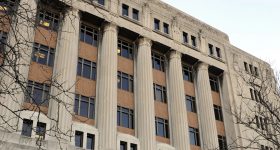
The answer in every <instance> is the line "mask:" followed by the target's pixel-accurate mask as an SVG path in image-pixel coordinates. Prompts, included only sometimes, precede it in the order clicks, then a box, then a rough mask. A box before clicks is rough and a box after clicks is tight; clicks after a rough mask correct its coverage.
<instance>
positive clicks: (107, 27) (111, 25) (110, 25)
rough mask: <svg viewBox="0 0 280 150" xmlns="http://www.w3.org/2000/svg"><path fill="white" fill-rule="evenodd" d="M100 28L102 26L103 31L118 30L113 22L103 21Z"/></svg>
mask: <svg viewBox="0 0 280 150" xmlns="http://www.w3.org/2000/svg"><path fill="white" fill-rule="evenodd" d="M102 28H103V32H107V31H112V32H118V26H117V24H116V23H113V22H107V23H105V24H104V25H103V26H102Z"/></svg>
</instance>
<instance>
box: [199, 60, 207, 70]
mask: <svg viewBox="0 0 280 150" xmlns="http://www.w3.org/2000/svg"><path fill="white" fill-rule="evenodd" d="M208 67H209V64H207V63H205V62H199V63H198V67H197V69H198V70H208Z"/></svg>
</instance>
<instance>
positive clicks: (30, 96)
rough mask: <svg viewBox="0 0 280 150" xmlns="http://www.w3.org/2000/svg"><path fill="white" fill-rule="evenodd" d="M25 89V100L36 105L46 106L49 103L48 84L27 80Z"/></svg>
mask: <svg viewBox="0 0 280 150" xmlns="http://www.w3.org/2000/svg"><path fill="white" fill-rule="evenodd" d="M27 90H28V92H27V95H26V102H29V103H34V104H35V105H38V106H47V105H48V104H49V91H50V86H49V85H47V84H43V83H38V82H34V81H30V80H29V81H28V84H27Z"/></svg>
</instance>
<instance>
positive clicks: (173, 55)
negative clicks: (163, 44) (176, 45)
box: [167, 50, 182, 60]
mask: <svg viewBox="0 0 280 150" xmlns="http://www.w3.org/2000/svg"><path fill="white" fill-rule="evenodd" d="M167 56H168V57H169V60H171V59H173V58H177V59H181V57H182V53H181V52H179V51H176V50H170V51H169V52H168V54H167Z"/></svg>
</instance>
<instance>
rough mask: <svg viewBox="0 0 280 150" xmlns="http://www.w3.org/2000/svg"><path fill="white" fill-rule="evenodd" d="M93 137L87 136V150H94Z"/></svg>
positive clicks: (91, 135)
mask: <svg viewBox="0 0 280 150" xmlns="http://www.w3.org/2000/svg"><path fill="white" fill-rule="evenodd" d="M94 143H95V136H94V135H93V134H87V147H86V148H87V149H88V150H94Z"/></svg>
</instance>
